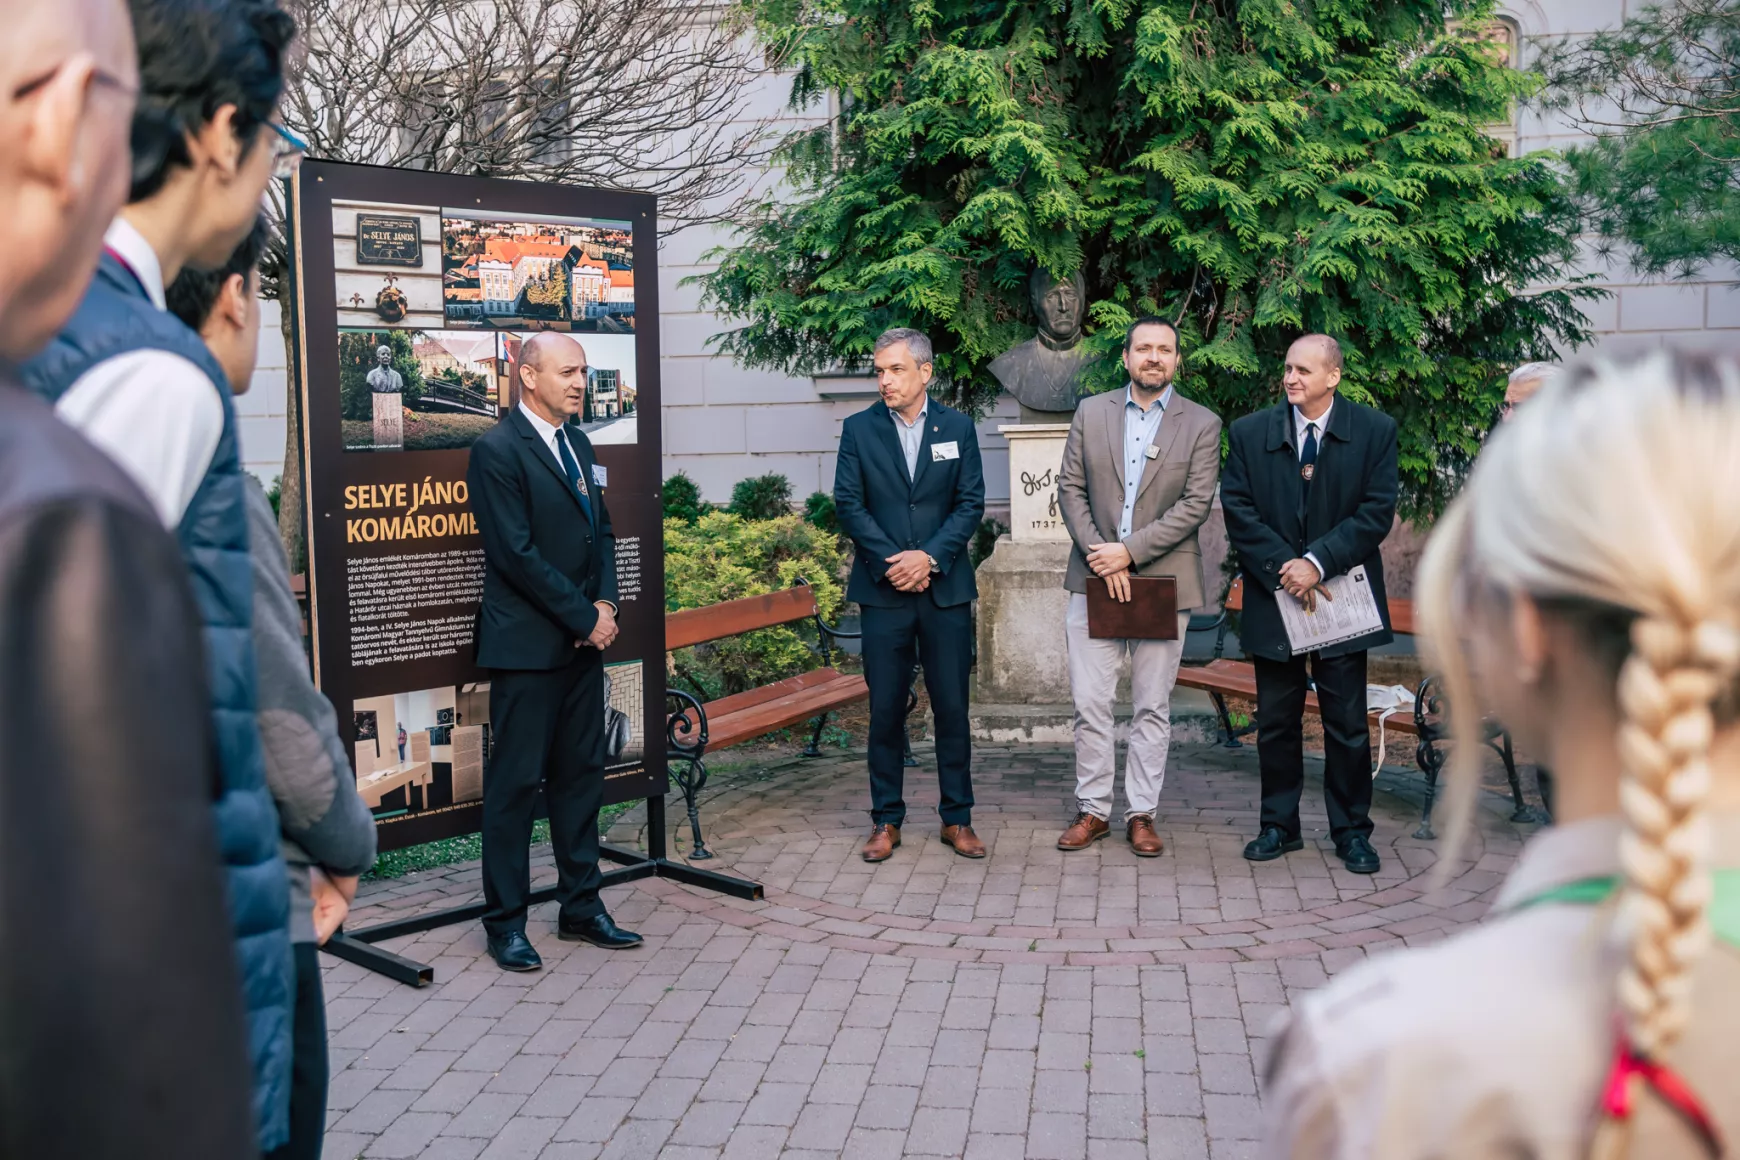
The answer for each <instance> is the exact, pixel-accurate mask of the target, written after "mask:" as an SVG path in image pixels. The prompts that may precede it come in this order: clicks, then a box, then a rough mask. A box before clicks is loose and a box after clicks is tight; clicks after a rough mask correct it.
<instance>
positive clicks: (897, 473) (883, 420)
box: [870, 399, 912, 492]
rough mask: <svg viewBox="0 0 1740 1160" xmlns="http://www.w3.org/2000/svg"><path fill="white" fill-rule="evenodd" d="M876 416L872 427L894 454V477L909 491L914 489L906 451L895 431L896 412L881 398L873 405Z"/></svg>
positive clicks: (878, 437) (884, 445)
mask: <svg viewBox="0 0 1740 1160" xmlns="http://www.w3.org/2000/svg"><path fill="white" fill-rule="evenodd" d="M871 410H872V411H873V412H875V418H874V419H873V420H872V421H871V423H870V427H871V429H872V430H873V431H875V432H876V438H877V439H878V440H879V441H880V442H881V444H882V446H883V449H884V450H886V451H887V452H888V454H889V455H891V456H893V467H894V478H896V479H898V480H900V481H901V482H902V483H904V484H906V488H907V491H908V492H910V491H911V490H912V477H911V476H910V475H908V474H907V473H906V452H904V451H902V450H901V449H900V436H899V435H898V434H896V433H895V430H894V424H895V422H896V421H897V420H896V419H895V417H894V413H893V412H892V411H890V410H889V409H888V404H887V403H884V402H882V401H881V400H880V399H878V400H877V401H876V403H875V404H874V405H873V406H872V407H871Z"/></svg>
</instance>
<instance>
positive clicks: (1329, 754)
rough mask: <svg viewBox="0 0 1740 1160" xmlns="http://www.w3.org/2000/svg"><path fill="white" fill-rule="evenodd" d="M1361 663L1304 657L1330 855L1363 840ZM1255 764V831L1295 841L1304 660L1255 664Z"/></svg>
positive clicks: (1366, 734) (1366, 747)
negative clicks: (1312, 687)
mask: <svg viewBox="0 0 1740 1160" xmlns="http://www.w3.org/2000/svg"><path fill="white" fill-rule="evenodd" d="M1365 657H1366V654H1365V653H1364V652H1363V651H1362V652H1354V653H1348V654H1347V655H1345V656H1338V657H1325V656H1322V655H1319V654H1317V653H1312V654H1311V655H1310V664H1311V676H1312V678H1313V679H1314V680H1316V682H1317V701H1318V704H1319V706H1320V707H1321V710H1322V717H1323V798H1324V804H1325V806H1326V807H1327V809H1328V812H1329V836H1330V837H1331V838H1332V839H1333V840H1334V842H1335V844H1336V847H1337V848H1340V846H1341V844H1342V843H1343V842H1345V841H1346V840H1347V839H1348V838H1351V837H1353V836H1354V835H1355V834H1358V835H1362V836H1364V837H1370V836H1371V830H1372V826H1371V730H1370V727H1369V724H1368V721H1367V718H1366V709H1365ZM1251 664H1252V666H1253V667H1254V668H1255V669H1256V670H1257V764H1258V767H1259V768H1260V769H1261V771H1262V778H1263V810H1262V823H1261V824H1262V825H1263V826H1265V827H1267V826H1278V827H1280V829H1281V831H1282V832H1283V833H1285V834H1286V835H1287V837H1288V838H1297V837H1299V836H1300V833H1299V795H1300V792H1301V791H1302V790H1303V789H1304V788H1305V734H1304V722H1305V694H1306V693H1307V692H1308V688H1307V685H1306V680H1305V666H1306V658H1305V657H1303V656H1296V657H1293V658H1292V659H1291V660H1285V661H1273V660H1264V659H1263V658H1261V657H1255V658H1253V659H1252V661H1251Z"/></svg>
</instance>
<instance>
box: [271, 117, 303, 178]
mask: <svg viewBox="0 0 1740 1160" xmlns="http://www.w3.org/2000/svg"><path fill="white" fill-rule="evenodd" d="M266 124H267V125H270V126H271V128H272V132H274V133H276V134H278V140H276V141H274V142H272V176H273V177H276V178H280V179H282V178H286V177H289V176H290V175H291V174H293V173H295V172H296V170H297V169H298V168H299V167H300V166H301V165H302V159H303V158H304V157H306V156H308V142H306V141H304V140H303V139H302V138H300V137H298V136H297V135H296V134H294V133H292V132H291V131H290V130H288V129H286V128H285V127H284V126H282V125H280V124H278V122H276V121H267V122H266Z"/></svg>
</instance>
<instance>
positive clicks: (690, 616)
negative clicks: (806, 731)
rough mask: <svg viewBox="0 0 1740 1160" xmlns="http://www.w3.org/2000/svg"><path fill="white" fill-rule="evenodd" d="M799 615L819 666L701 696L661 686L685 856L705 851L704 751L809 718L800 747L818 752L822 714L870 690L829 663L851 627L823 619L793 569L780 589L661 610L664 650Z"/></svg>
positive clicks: (704, 854) (823, 721)
mask: <svg viewBox="0 0 1740 1160" xmlns="http://www.w3.org/2000/svg"><path fill="white" fill-rule="evenodd" d="M804 620H808V621H813V622H814V623H815V627H816V643H817V645H818V647H819V648H820V649H821V654H822V667H821V668H819V669H812V670H811V671H809V672H807V673H801V674H799V675H798V676H795V677H787V678H785V679H784V680H780V681H774V682H773V683H772V684H767V685H762V686H760V687H758V688H754V689H749V690H747V691H745V692H742V693H733V694H731V695H730V696H727V697H720V698H718V699H717V700H713V701H706V702H703V701H702V700H701V699H700V697H697V696H695V695H693V694H690V693H688V692H685V691H684V690H682V689H670V688H667V689H666V691H665V698H666V704H667V707H668V709H669V716H668V717H667V719H666V721H665V746H666V755H667V757H668V759H669V762H670V769H671V777H672V779H673V780H675V781H676V783H677V786H678V788H680V789H681V790H682V791H683V803H684V805H686V806H687V807H688V811H689V828H690V829H691V830H692V831H693V833H694V839H695V841H694V848H693V850H692V851H691V852H690V855H689V856H690V857H691V858H711V857H712V856H713V855H712V853H711V851H709V850H708V849H707V847H706V845H705V844H704V843H703V842H702V841H701V818H700V812H699V805H698V799H699V797H700V794H701V791H702V790H703V789H705V788H706V785H707V764H706V761H705V757H706V755H707V753H708V752H709V751H711V750H715V749H727V748H729V747H731V746H733V745H740V744H742V743H743V742H745V741H750V740H753V739H754V738H756V737H760V736H762V735H763V734H765V733H771V732H773V731H774V730H775V729H784V728H787V727H789V726H791V725H796V724H798V723H799V722H804V721H810V720H812V719H813V720H814V721H815V730H814V732H813V733H811V735H810V743H809V746H808V747H807V748H806V749H805V750H804V752H805V753H806V754H807V755H810V756H815V755H816V754H819V753H820V752H821V751H820V750H819V749H818V748H817V746H818V744H819V742H820V741H821V737H822V728H823V726H824V725H826V724H827V719H828V714H829V713H830V712H831V711H833V710H835V709H838V708H840V707H841V706H842V705H849V704H852V703H853V702H855V701H862V700H864V699H865V698H866V697H868V696H869V695H870V687H869V686H868V685H867V684H865V683H864V678H863V677H861V676H857V675H855V674H850V673H842V672H840V671H839V670H837V669H835V668H834V667H833V664H834V658H833V650H832V648H831V647H830V645H829V642H830V641H831V640H837V639H849V638H856V637H857V636H858V635H859V634H858V633H855V632H844V631H842V630H840V629H838V628H835V627H834V626H833V625H830V624H828V623H827V621H825V620H823V619H822V614H821V609H819V608H818V607H817V606H816V594H815V590H814V589H812V588H811V587H810V586H809V585H808V584H807V583H805V582H804V581H803V579H802V578H801V577H800V578H799V580H798V585H797V586H796V587H794V588H787V589H785V590H783V591H780V592H770V593H768V594H767V595H765V596H745V597H743V598H742V599H741V600H728V601H726V602H724V603H723V604H710V605H708V606H707V607H705V608H685V609H683V610H682V611H681V612H671V613H666V614H665V648H666V650H668V651H670V652H675V651H676V650H677V649H680V648H688V647H689V646H691V645H697V644H707V643H709V642H711V641H716V640H724V639H725V638H727V637H732V636H737V635H739V634H741V633H745V632H754V631H755V630H757V629H761V628H774V627H777V626H779V625H782V624H794V623H796V622H798V621H804ZM695 691H696V693H700V694H701V695H702V696H705V691H704V690H702V689H700V688H698V687H697V689H696V690H695Z"/></svg>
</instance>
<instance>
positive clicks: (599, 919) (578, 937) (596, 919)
mask: <svg viewBox="0 0 1740 1160" xmlns="http://www.w3.org/2000/svg"><path fill="white" fill-rule="evenodd" d="M556 937H557V938H559V939H561V940H562V941H563V942H588V943H591V944H592V945H593V946H595V947H603V948H604V949H605V950H607V951H619V950H622V949H623V948H624V947H637V946H639V945H640V941H641V940H640V936H639V935H638V934H635V933H634V932H633V931H632V930H623V929H622V928H621V927H620V926H617V925H616V923H615V922H613V921H612V920H611V918H610V916H609V915H608V914H595V915H593V916H592V917H591V918H583V919H581V920H580V921H579V922H563V923H558V924H557V926H556Z"/></svg>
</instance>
